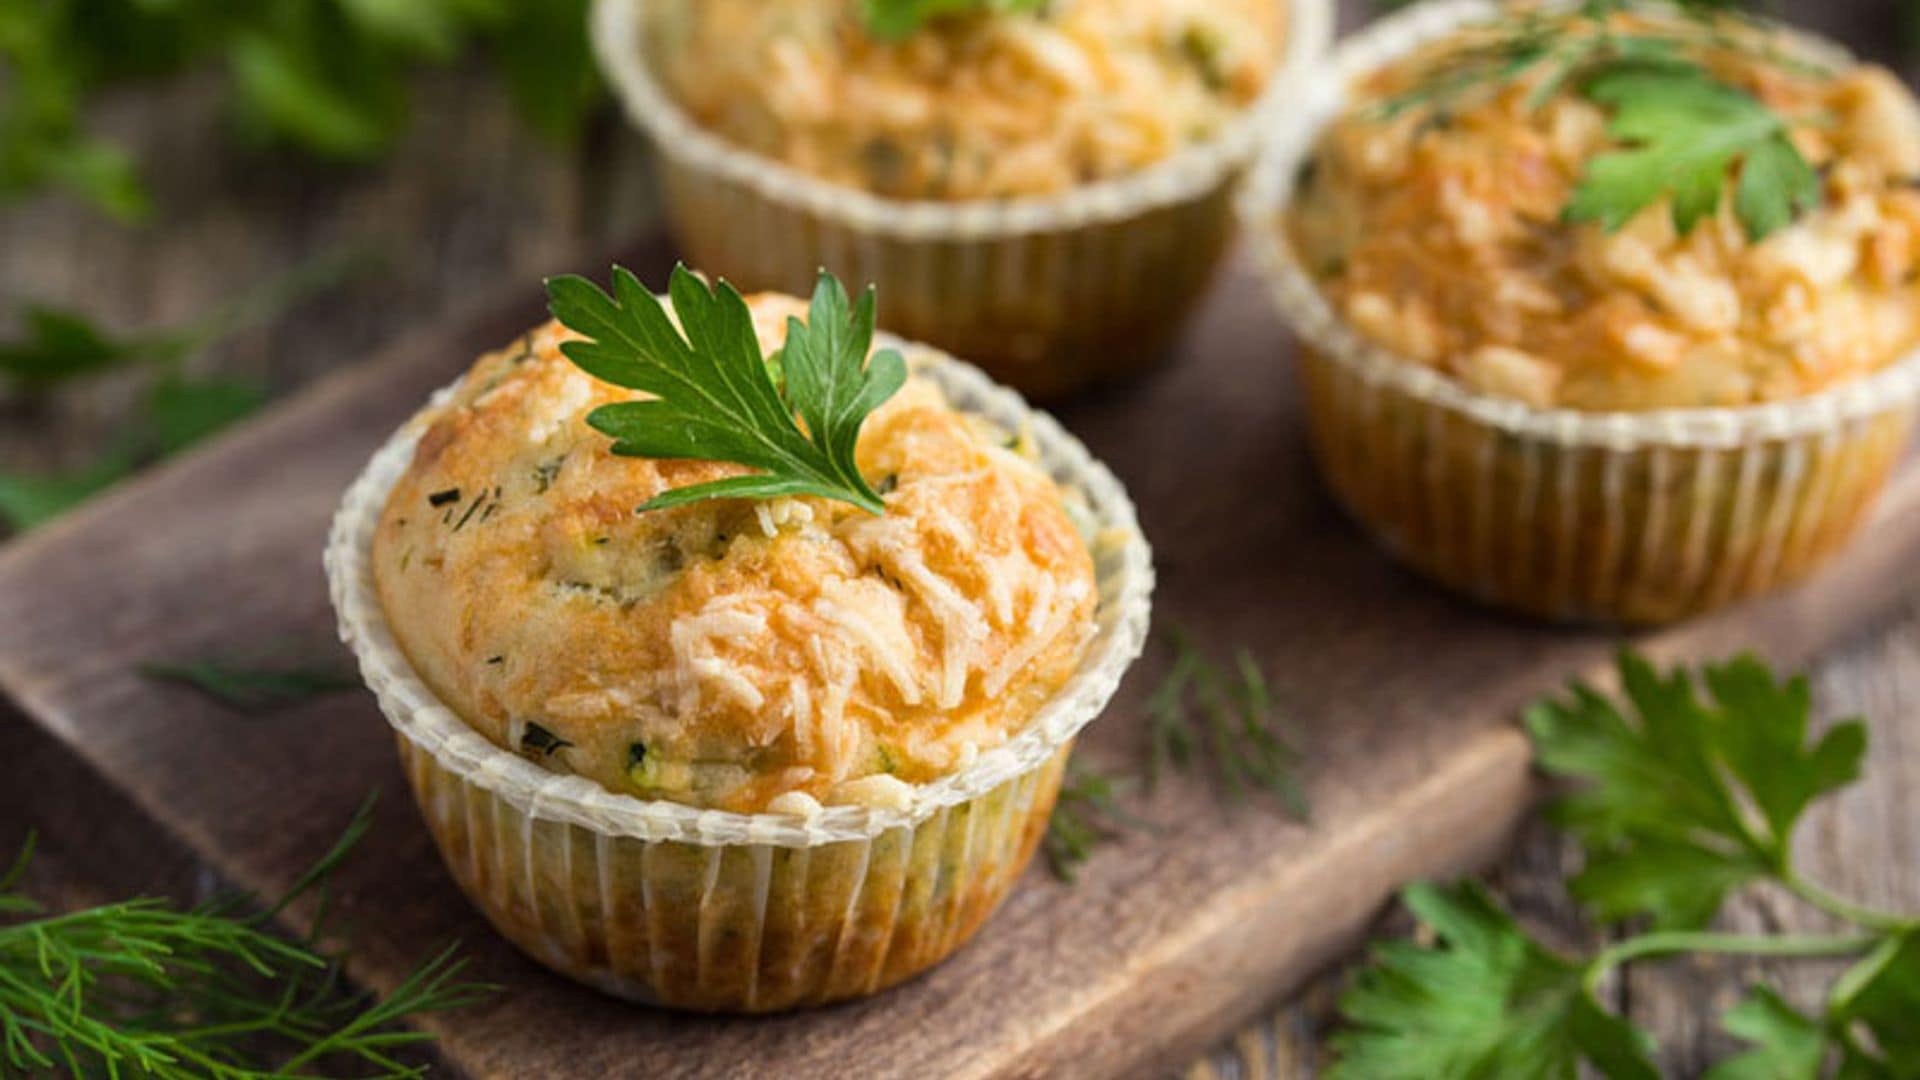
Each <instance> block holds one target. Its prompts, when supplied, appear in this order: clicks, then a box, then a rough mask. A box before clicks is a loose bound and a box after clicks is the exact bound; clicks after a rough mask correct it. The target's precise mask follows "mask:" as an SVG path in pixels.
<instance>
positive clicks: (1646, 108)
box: [1374, 0, 1821, 242]
mask: <svg viewBox="0 0 1920 1080" xmlns="http://www.w3.org/2000/svg"><path fill="white" fill-rule="evenodd" d="M1632 6H1633V5H1632V4H1631V3H1630V2H1629V0H1588V2H1587V3H1585V4H1583V5H1581V6H1580V7H1578V8H1576V9H1575V10H1573V11H1572V12H1569V13H1563V14H1542V13H1539V12H1530V11H1523V12H1518V13H1515V14H1511V15H1508V16H1505V17H1504V18H1503V19H1502V20H1501V21H1500V22H1498V23H1497V24H1495V33H1494V35H1493V37H1492V38H1491V39H1490V40H1487V41H1479V42H1474V43H1471V44H1468V45H1466V46H1463V47H1461V48H1459V49H1457V50H1455V51H1454V52H1453V53H1451V54H1450V55H1448V56H1446V57H1445V58H1443V59H1442V60H1441V61H1440V62H1439V63H1437V64H1436V65H1435V66H1434V67H1433V69H1432V70H1431V71H1429V72H1428V73H1427V75H1426V76H1425V77H1424V78H1423V79H1421V80H1420V81H1419V82H1417V83H1416V84H1415V85H1414V86H1413V87H1411V88H1410V89H1408V90H1406V91H1403V92H1401V93H1399V94H1396V95H1393V96H1391V97H1389V98H1387V99H1386V100H1385V101H1383V102H1381V103H1380V104H1379V105H1378V106H1376V107H1375V109H1374V112H1375V113H1376V115H1379V116H1382V117H1391V116H1396V115H1399V114H1401V113H1403V112H1405V111H1407V110H1409V109H1413V108H1417V107H1425V108H1430V109H1432V110H1433V111H1434V112H1435V114H1436V115H1444V114H1445V113H1446V112H1447V111H1448V110H1450V109H1452V108H1454V107H1456V106H1457V105H1458V104H1459V102H1460V101H1461V100H1462V99H1463V98H1465V97H1466V96H1467V95H1468V94H1470V93H1473V92H1475V91H1480V90H1485V89H1490V88H1498V87H1502V86H1507V85H1511V84H1513V83H1516V82H1518V81H1520V80H1522V79H1533V80H1534V84H1533V86H1532V88H1531V89H1530V90H1529V92H1528V94H1527V101H1526V103H1527V106H1528V107H1529V108H1538V107H1539V106H1541V105H1543V104H1545V103H1546V101H1547V100H1548V99H1550V98H1551V97H1552V96H1553V95H1554V94H1556V93H1558V92H1559V91H1560V90H1561V89H1562V88H1563V87H1571V88H1572V89H1573V90H1574V91H1575V92H1576V93H1578V94H1580V95H1581V96H1583V97H1585V98H1587V99H1588V100H1590V101H1592V102H1594V103H1595V104H1597V105H1600V106H1602V107H1603V108H1605V109H1607V110H1608V114H1609V115H1608V123H1607V132H1608V134H1609V135H1611V136H1612V137H1613V138H1614V139H1615V140H1616V141H1618V142H1619V143H1620V144H1621V148H1620V149H1618V150H1614V151H1610V152H1608V153H1605V154H1602V155H1600V156H1598V157H1596V158H1595V159H1594V160H1593V161H1592V162H1590V163H1589V165H1588V168H1587V171H1586V174H1585V175H1584V176H1583V177H1582V178H1581V179H1580V182H1579V184H1578V186H1577V187H1576V188H1575V190H1574V193H1573V196H1572V198H1571V199H1570V200H1569V202H1568V204H1567V206H1566V210H1565V214H1566V217H1567V219H1568V220H1569V221H1592V222H1598V223H1599V224H1600V225H1601V226H1602V227H1604V228H1606V229H1608V230H1613V229H1618V228H1619V227H1621V226H1622V225H1625V224H1626V223H1627V222H1628V221H1631V220H1632V219H1633V218H1634V216H1635V215H1637V214H1638V213H1640V212H1641V211H1642V210H1644V209H1646V208H1647V207H1649V206H1653V205H1655V204H1657V203H1659V202H1660V201H1661V200H1663V199H1665V200H1669V202H1670V206H1671V210H1672V215H1673V222H1674V226H1675V227H1676V228H1677V229H1678V230H1679V231H1680V232H1681V233H1682V234H1685V233H1687V232H1690V231H1691V230H1692V229H1693V227H1694V226H1695V225H1696V224H1698V223H1699V221H1700V220H1701V219H1702V218H1705V217H1708V216H1710V215H1712V214H1713V213H1714V212H1715V211H1716V210H1717V209H1718V208H1719V206H1720V202H1721V199H1722V195H1723V192H1724V191H1725V189H1726V188H1727V186H1728V185H1729V184H1730V183H1731V184H1732V186H1733V188H1734V198H1733V210H1734V216H1735V217H1736V218H1737V219H1738V220H1739V222H1740V224H1741V227H1742V228H1743V229H1744V230H1745V231H1746V233H1747V236H1748V237H1749V238H1750V239H1752V240H1754V241H1756V242H1757V241H1759V240H1761V239H1764V238H1765V237H1766V236H1767V235H1769V234H1770V233H1772V232H1774V231H1775V230H1777V229H1780V228H1782V227H1784V226H1785V225H1787V224H1789V223H1791V222H1792V220H1793V218H1794V216H1795V215H1796V214H1798V213H1800V212H1802V211H1805V210H1808V209H1811V208H1812V207H1814V206H1817V205H1818V204H1819V202H1820V197H1821V185H1820V178H1819V175H1818V174H1817V173H1816V172H1815V171H1814V169H1813V167H1812V166H1811V165H1809V164H1808V163H1807V161H1806V159H1805V158H1804V157H1803V156H1802V155H1801V153H1800V151H1799V150H1798V148H1796V147H1795V146H1794V144H1793V142H1792V140H1791V139H1790V138H1789V137H1788V124H1787V120H1786V118H1785V117H1783V116H1781V115H1780V114H1779V113H1777V112H1775V111H1774V110H1773V109H1771V108H1769V107H1768V106H1767V105H1766V104H1765V103H1763V102H1761V101H1760V100H1759V99H1758V98H1755V97H1754V96H1753V95H1752V94H1749V93H1747V92H1746V91H1745V90H1742V89H1740V88H1738V87H1735V86H1732V85H1730V84H1728V83H1726V82H1725V81H1723V80H1721V79H1719V78H1717V77H1715V76H1714V75H1713V74H1712V73H1711V72H1709V71H1707V69H1706V68H1704V67H1702V66H1700V65H1699V64H1697V63H1694V62H1692V61H1690V60H1688V59H1686V58H1685V54H1686V51H1687V50H1688V49H1689V48H1696V47H1719V48H1741V47H1743V46H1741V44H1740V43H1739V42H1738V41H1737V40H1735V39H1734V38H1733V37H1731V36H1730V35H1726V34H1723V33H1720V32H1719V31H1718V30H1716V29H1715V27H1714V24H1713V23H1712V22H1711V19H1710V17H1709V13H1710V11H1711V10H1712V9H1716V8H1724V7H1727V6H1730V5H1728V4H1723V3H1714V2H1710V0H1692V2H1690V3H1680V4H1676V5H1674V6H1676V7H1678V8H1680V9H1681V10H1682V12H1684V13H1685V14H1687V15H1688V16H1691V17H1690V18H1688V19H1686V20H1685V21H1684V22H1683V23H1682V24H1681V25H1680V26H1679V27H1678V28H1675V29H1659V28H1653V29H1646V30H1632V31H1627V30H1621V29H1617V28H1616V27H1615V26H1614V25H1613V24H1612V23H1611V22H1610V21H1609V20H1610V18H1611V17H1612V16H1614V15H1616V14H1618V13H1620V12H1623V11H1626V10H1628V9H1629V8H1631V7H1632ZM1747 51H1749V52H1754V53H1755V55H1756V57H1757V59H1759V60H1761V61H1762V62H1767V63H1773V64H1776V65H1779V66H1786V67H1795V66H1800V67H1804V66H1805V65H1804V64H1801V63H1799V62H1798V61H1795V60H1793V59H1792V58H1789V57H1786V56H1783V55H1780V54H1779V53H1778V52H1777V51H1774V50H1771V49H1766V48H1748V49H1747Z"/></svg>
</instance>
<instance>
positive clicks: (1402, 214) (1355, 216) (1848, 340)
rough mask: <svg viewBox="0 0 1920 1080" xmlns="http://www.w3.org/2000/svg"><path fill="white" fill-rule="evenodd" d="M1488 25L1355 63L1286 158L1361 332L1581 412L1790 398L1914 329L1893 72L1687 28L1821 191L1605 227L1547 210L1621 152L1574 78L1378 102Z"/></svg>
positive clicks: (1522, 395) (1320, 263)
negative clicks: (1350, 100)
mask: <svg viewBox="0 0 1920 1080" xmlns="http://www.w3.org/2000/svg"><path fill="white" fill-rule="evenodd" d="M1613 24H1614V26H1615V27H1616V28H1621V29H1629V30H1631V29H1645V28H1648V27H1653V28H1663V27H1664V28H1667V29H1672V28H1674V27H1675V26H1676V25H1677V24H1676V23H1675V22H1674V20H1673V17H1672V16H1653V15H1621V16H1614V17H1613ZM1486 33H1487V31H1485V30H1484V29H1470V30H1467V31H1464V32H1462V33H1461V34H1459V35H1457V36H1455V37H1453V38H1451V39H1448V40H1444V41H1442V42H1440V43H1438V44H1437V45H1434V46H1432V47H1429V48H1427V49H1425V50H1423V51H1420V52H1417V53H1415V54H1414V55H1412V56H1410V57H1408V58H1406V59H1404V60H1401V61H1399V62H1396V63H1393V64H1391V65H1389V66H1387V67H1386V68H1385V69H1383V70H1381V71H1378V72H1375V73H1373V74H1372V75H1371V76H1369V77H1367V78H1365V79H1364V80H1363V81H1362V82H1361V84H1360V86H1359V87H1358V92H1357V93H1356V95H1355V97H1356V103H1355V105H1354V106H1353V107H1351V108H1350V110H1349V111H1348V112H1347V113H1346V114H1345V115H1344V116H1343V117H1341V118H1339V119H1338V120H1336V121H1335V122H1334V123H1333V125H1332V126H1331V127H1330V128H1329V130H1328V131H1327V132H1326V133H1325V134H1324V136H1323V137H1322V139H1321V141H1320V143H1319V145H1318V147H1317V148H1316V151H1315V154H1314V156H1313V158H1312V159H1311V161H1310V162H1309V164H1308V166H1307V167H1306V169H1304V170H1303V172H1302V176H1301V178H1300V184H1299V190H1298V192H1297V194H1296V197H1295V200H1294V202H1293V204H1292V209H1291V212H1290V213H1289V215H1288V217H1287V221H1286V227H1287V228H1289V229H1290V230H1291V234H1292V237H1293V239H1294V241H1295V244H1296V247H1297V250H1298V251H1299V252H1300V255H1301V258H1302V260H1303V262H1304V263H1305V265H1306V267H1307V269H1308V271H1309V272H1310V273H1312V274H1314V275H1315V276H1316V277H1317V279H1318V281H1319V284H1320V286H1321V288H1322V289H1323V290H1324V292H1325V293H1326V295H1327V296H1328V298H1329V299H1330V300H1331V301H1332V303H1333V304H1334V306H1335V308H1336V309H1337V310H1338V311H1339V313H1340V314H1341V315H1342V316H1343V317H1344V318H1345V319H1346V320H1347V321H1348V323H1349V324H1350V325H1352V326H1353V327H1354V328H1355V329H1356V330H1358V331H1359V332H1360V333H1361V334H1363V335H1364V336H1366V337H1368V338H1371V339H1372V340H1374V341H1375V342H1377V343H1379V344H1380V345H1383V346H1385V347H1387V348H1388V349H1391V350H1393V351H1394V352H1395V353H1397V354H1398V355H1399V356H1401V357H1403V358H1405V359H1407V360H1410V361H1412V362H1415V363H1419V364H1424V365H1428V366H1430V367H1433V368H1436V369H1438V370H1440V371H1443V372H1445V373H1446V374H1448V375H1451V376H1452V377H1454V378H1456V379H1458V380H1460V381H1461V382H1463V383H1465V384H1467V385H1468V386H1471V387H1473V388H1475V389H1477V390H1480V391H1483V392H1485V393H1488V394H1492V395H1495V396H1498V397H1503V398H1509V399H1512V400H1516V401H1520V402H1523V403H1526V404H1528V405H1533V406H1538V407H1543V408H1544V407H1567V408H1573V409H1583V410H1642V409H1655V408H1679V407H1703V406H1732V405H1745V404H1751V403H1756V402H1765V401H1777V400H1782V399H1787V398H1793V397H1799V396H1803V395H1806V394H1810V393H1813V392H1815V391H1818V390H1820V389H1822V388H1824V387H1828V386H1831V385H1833V384H1834V383H1837V382H1839V381H1842V380H1846V379H1850V378H1854V377H1858V376H1860V375H1863V374H1866V373H1869V372H1872V371H1874V370H1876V369H1878V368H1880V367H1882V366H1884V365H1886V364H1887V363H1889V362H1891V361H1892V360H1894V359H1896V358H1898V357H1900V356H1902V355H1903V354H1905V353H1906V351H1907V350H1909V349H1911V348H1913V347H1914V346H1915V344H1916V343H1917V342H1920V288H1917V287H1916V276H1920V263H1916V258H1920V190H1916V188H1915V184H1916V181H1917V180H1920V112H1917V111H1916V108H1915V105H1914V102H1913V99H1912V97H1911V95H1909V93H1908V92H1907V91H1906V89H1905V88H1904V87H1902V86H1901V85H1900V83H1899V81H1898V80H1897V79H1895V78H1894V77H1893V76H1892V75H1891V74H1889V73H1888V72H1886V71H1885V70H1883V69H1881V68H1878V67H1874V66H1869V65H1859V66H1851V67H1848V68H1846V69H1845V70H1840V71H1831V72H1830V71H1826V70H1823V69H1821V68H1819V67H1818V66H1817V65H1814V64H1810V63H1807V62H1804V61H1801V60H1800V59H1798V58H1797V57H1796V56H1795V53H1794V46H1793V45H1792V44H1791V43H1789V42H1787V41H1784V40H1781V39H1778V38H1777V37H1775V36H1773V35H1772V33H1771V32H1769V31H1766V30H1764V29H1761V28H1757V27H1750V26H1747V25H1745V24H1731V23H1730V24H1727V25H1725V26H1724V27H1720V28H1717V29H1716V32H1715V33H1713V34H1705V33H1698V32H1696V33H1693V34H1692V38H1693V40H1694V41H1695V42H1696V43H1697V44H1696V45H1695V46H1694V47H1692V48H1691V49H1690V50H1689V51H1688V58H1689V59H1691V60H1693V61H1695V62H1697V63H1699V64H1701V65H1702V66H1704V67H1705V68H1706V69H1707V70H1708V71H1710V72H1711V73H1712V74H1713V75H1714V76H1715V77H1716V78H1718V79H1720V80H1722V81H1724V82H1726V83H1727V84H1729V85H1731V86H1734V87H1737V88H1739V89H1740V90H1743V91H1745V92H1747V93H1750V94H1752V95H1753V96H1754V97H1755V98H1757V99H1758V100H1759V101H1760V102H1762V103H1763V104H1765V105H1766V106H1768V107H1769V108H1771V109H1772V110H1774V111H1775V112H1776V113H1778V114H1780V115H1781V116H1783V117H1785V118H1786V119H1787V121H1788V124H1789V137H1790V138H1791V140H1792V141H1793V143H1794V145H1795V146H1796V147H1797V148H1798V149H1799V151H1800V153H1801V154H1802V155H1803V156H1804V157H1805V158H1806V159H1807V160H1808V161H1809V162H1810V163H1811V164H1812V165H1813V166H1814V167H1816V168H1817V169H1819V170H1820V171H1821V173H1822V174H1823V180H1822V184H1823V188H1824V191H1823V195H1824V198H1823V199H1822V202H1821V205H1820V206H1818V207H1817V208H1815V209H1812V210H1810V211H1807V212H1805V213H1803V214H1801V215H1800V216H1799V217H1798V219H1797V220H1795V221H1794V222H1793V223H1791V224H1790V225H1787V226H1786V227H1784V228H1780V229H1778V230H1776V231H1774V232H1772V233H1771V234H1769V235H1767V236H1765V238H1764V239H1762V240H1760V241H1759V242H1754V241H1753V240H1751V239H1749V237H1748V234H1747V232H1746V230H1744V229H1743V228H1742V227H1741V224H1740V222H1739V221H1738V220H1737V219H1736V214H1735V211H1734V206H1733V204H1734V200H1733V198H1732V197H1731V193H1730V192H1729V193H1728V194H1727V196H1725V197H1723V198H1721V200H1720V205H1719V209H1718V212H1717V213H1716V214H1715V215H1714V216H1712V217H1710V218H1708V219H1706V220H1703V221H1701V222H1699V223H1698V224H1697V225H1696V227H1695V228H1694V229H1693V230H1692V231H1691V232H1690V233H1688V234H1686V235H1681V234H1680V233H1679V232H1678V231H1677V230H1676V228H1675V225H1674V222H1673V219H1672V215H1671V213H1670V207H1669V205H1668V203H1667V202H1665V201H1662V202H1659V203H1656V204H1654V205H1652V206H1649V207H1647V208H1646V209H1644V210H1642V211H1641V212H1640V213H1638V214H1637V215H1636V216H1634V217H1633V218H1632V220H1631V221H1629V222H1628V223H1627V224H1626V225H1625V226H1624V227H1622V228H1620V229H1618V230H1617V231H1612V232H1609V231H1607V230H1605V229H1604V228H1602V227H1601V226H1599V225H1597V224H1572V223H1569V222H1567V221H1566V220H1565V219H1564V218H1563V211H1564V210H1565V208H1566V207H1567V206H1568V203H1569V200H1570V197H1571V196H1572V193H1573V192H1574V190H1575V188H1576V185H1578V184H1579V183H1580V181H1581V178H1582V177H1583V176H1584V175H1585V174H1586V171H1587V170H1588V168H1589V167H1590V165H1591V164H1592V162H1593V161H1594V159H1595V158H1596V157H1598V156H1599V155H1601V154H1603V153H1606V152H1609V151H1614V150H1618V149H1619V144H1618V143H1617V142H1616V141H1615V140H1614V139H1613V138H1612V137H1610V136H1609V134H1608V132H1607V114H1606V112H1605V111H1604V110H1603V109H1602V108H1601V107H1600V106H1599V105H1597V104H1595V103H1594V102H1592V101H1590V100H1587V99H1586V98H1584V97H1582V96H1581V95H1580V94H1579V92H1578V89H1577V87H1575V86H1568V85H1562V86H1560V87H1559V88H1557V89H1552V90H1551V91H1550V92H1549V93H1547V94H1546V96H1545V99H1544V100H1539V97H1540V94H1541V91H1542V88H1541V86H1540V78H1539V77H1538V76H1530V77H1525V78H1521V79H1518V80H1514V81H1512V82H1510V83H1507V84H1503V85H1500V86H1498V87H1491V88H1488V90H1487V92H1485V93H1481V94H1477V95H1472V96H1469V97H1467V98H1466V99H1465V100H1463V101H1462V102H1461V103H1459V104H1458V105H1457V106H1455V107H1449V108H1444V109H1436V108H1433V107H1431V106H1416V107H1412V108H1407V109H1405V110H1403V111H1400V112H1397V113H1394V114H1391V115H1382V113H1381V110H1380V108H1379V105H1380V103H1381V102H1383V101H1387V100H1390V99H1392V98H1394V97H1395V96H1396V95H1399V94H1401V93H1403V92H1404V91H1406V90H1407V89H1408V88H1409V87H1411V86H1414V85H1416V84H1417V83H1419V82H1420V81H1421V80H1422V79H1423V78H1427V77H1429V76H1430V74H1431V73H1432V72H1433V71H1434V70H1435V67H1436V65H1437V64H1441V63H1444V62H1445V58H1446V57H1448V56H1450V55H1457V50H1458V49H1459V48H1460V47H1461V46H1463V45H1467V44H1472V43H1475V42H1478V41H1481V40H1483V39H1484V37H1485V35H1486ZM1729 183H1731V181H1730V182H1729Z"/></svg>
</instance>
